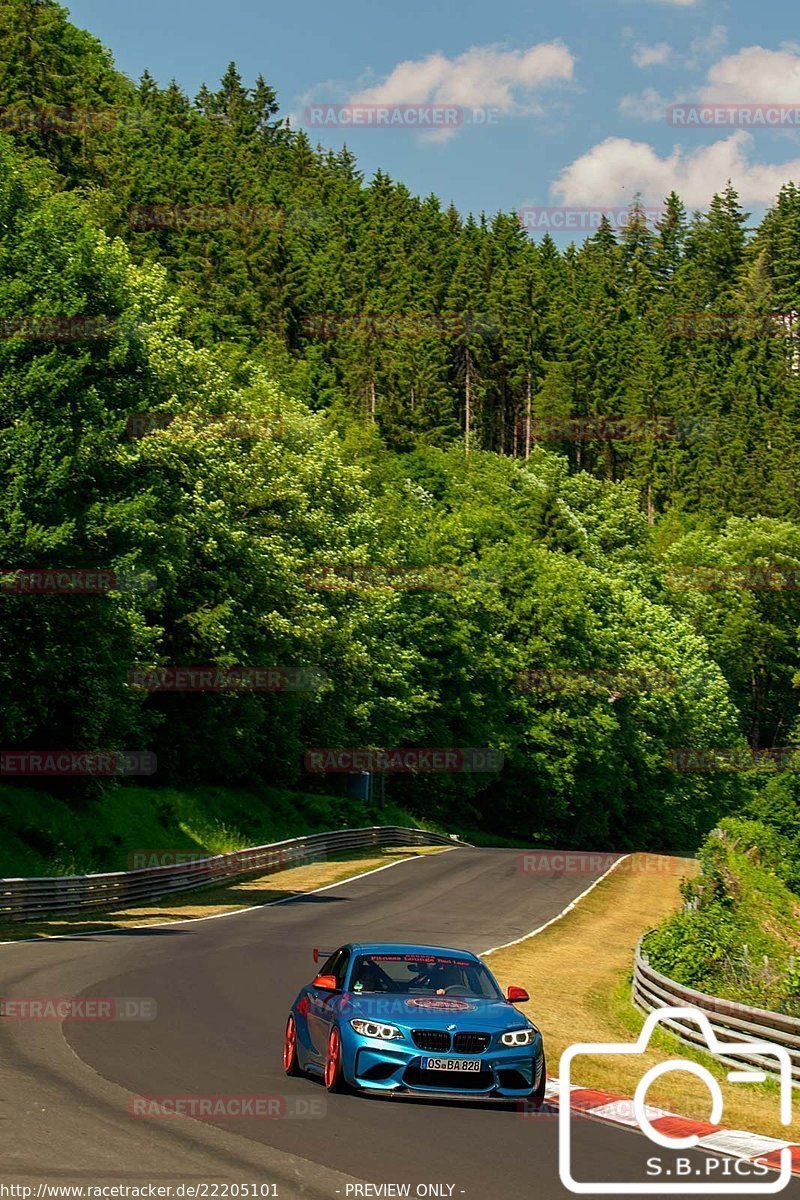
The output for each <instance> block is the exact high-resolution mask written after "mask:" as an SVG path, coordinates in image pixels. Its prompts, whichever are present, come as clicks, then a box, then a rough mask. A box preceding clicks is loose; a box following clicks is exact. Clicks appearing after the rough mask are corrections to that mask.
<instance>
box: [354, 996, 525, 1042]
mask: <svg viewBox="0 0 800 1200" xmlns="http://www.w3.org/2000/svg"><path fill="white" fill-rule="evenodd" d="M342 1007H343V1008H344V1009H346V1015H347V1017H348V1019H352V1018H353V1017H364V1018H365V1019H366V1020H370V1021H384V1022H386V1023H387V1024H392V1025H400V1026H403V1027H405V1028H407V1029H450V1028H451V1026H455V1027H456V1029H459V1030H470V1029H472V1030H476V1031H477V1030H482V1031H486V1032H491V1031H494V1030H499V1029H520V1028H522V1027H523V1026H524V1025H527V1024H528V1023H529V1022H528V1019H527V1017H525V1015H524V1014H523V1013H521V1012H519V1011H518V1010H517V1009H516V1008H515V1007H514V1005H513V1004H509V1002H508V1001H507V1000H483V999H479V998H476V997H473V996H410V995H399V996H387V995H377V994H376V995H361V996H359V995H355V994H353V993H352V992H350V993H348V994H347V995H346V996H343V997H342Z"/></svg>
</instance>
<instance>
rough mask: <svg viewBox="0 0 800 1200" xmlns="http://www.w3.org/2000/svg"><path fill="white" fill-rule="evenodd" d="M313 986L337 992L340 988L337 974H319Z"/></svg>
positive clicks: (321, 989) (324, 990)
mask: <svg viewBox="0 0 800 1200" xmlns="http://www.w3.org/2000/svg"><path fill="white" fill-rule="evenodd" d="M311 986H312V987H315V988H319V989H320V991H322V992H335V991H337V990H338V985H337V983H336V976H335V975H318V976H317V977H316V979H315V980H314V982H313V984H312V985H311Z"/></svg>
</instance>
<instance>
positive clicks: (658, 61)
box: [631, 42, 672, 68]
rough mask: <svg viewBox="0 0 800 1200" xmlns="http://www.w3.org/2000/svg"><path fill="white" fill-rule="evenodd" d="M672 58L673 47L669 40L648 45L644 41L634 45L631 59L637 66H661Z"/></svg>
mask: <svg viewBox="0 0 800 1200" xmlns="http://www.w3.org/2000/svg"><path fill="white" fill-rule="evenodd" d="M671 58H672V47H671V46H670V45H669V44H668V43H667V42H659V43H658V45H656V46H646V45H644V44H643V43H642V42H640V43H638V45H636V46H634V48H633V54H632V55H631V61H632V62H633V65H634V66H635V67H642V68H644V67H659V66H663V65H664V64H665V63H668V62H669V60H670V59H671Z"/></svg>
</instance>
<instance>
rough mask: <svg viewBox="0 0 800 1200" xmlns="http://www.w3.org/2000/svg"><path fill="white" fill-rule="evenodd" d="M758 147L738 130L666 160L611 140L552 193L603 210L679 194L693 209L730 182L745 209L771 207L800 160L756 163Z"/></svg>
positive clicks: (648, 149)
mask: <svg viewBox="0 0 800 1200" xmlns="http://www.w3.org/2000/svg"><path fill="white" fill-rule="evenodd" d="M753 144H754V143H753V138H752V136H751V135H750V134H749V133H746V132H745V131H744V130H737V131H736V132H735V133H734V134H732V135H731V137H729V138H725V139H724V140H722V141H718V142H714V143H713V144H712V145H710V146H701V147H699V148H698V149H696V150H692V151H689V152H687V151H685V150H684V149H683V148H682V147H680V146H676V147H675V148H674V149H673V150H672V153H671V154H667V155H665V156H663V157H662V156H660V155H659V154H658V153H657V151H656V150H654V149H653V147H652V146H650V145H649V144H648V143H647V142H634V141H631V140H630V139H629V138H614V137H612V138H606V139H605V141H603V142H599V143H598V144H597V145H596V146H593V147H592V149H591V150H589V151H588V152H587V153H586V154H583V155H581V157H580V158H577V159H576V160H575V161H574V162H573V163H571V164H570V166H568V167H566V168H565V169H564V170H563V171H562V172H561V174H560V175H559V177H558V179H556V181H555V182H554V183H553V185H552V188H551V192H552V194H553V198H554V199H555V200H556V201H558V203H560V204H570V205H575V206H581V207H583V206H589V207H598V206H602V205H609V206H610V205H617V204H620V203H622V204H624V203H626V202H628V201H629V200H630V199H631V198H632V197H633V196H634V194H635V193H636V192H641V194H642V197H643V199H644V201H645V202H646V203H659V202H660V201H662V200H663V199H664V197H665V196H666V195H668V193H669V192H671V191H672V190H673V189H674V190H675V191H676V192H677V193H678V194H679V195H680V197H681V198H682V200H683V201H684V203H685V204H686V205H687V206H688V207H689V208H704V207H706V206H707V204H708V202H709V200H710V199H711V197H712V195H713V194H714V192H719V191H721V190H723V189H724V188H725V186H726V184H727V181H728V180H729V179H730V180H731V181H732V182H733V186H734V187H735V188H736V190H737V191H738V192H739V195H740V196H741V199H742V202H743V204H745V205H751V204H769V203H770V202H771V201H772V200H773V199H774V197H775V196H776V195H777V193H778V191H779V190H780V188H781V187H782V185H783V184H784V183H786V181H787V180H789V179H800V159H795V160H794V161H792V162H786V163H778V164H772V163H756V162H751V161H749V159H750V153H751V151H752V149H753Z"/></svg>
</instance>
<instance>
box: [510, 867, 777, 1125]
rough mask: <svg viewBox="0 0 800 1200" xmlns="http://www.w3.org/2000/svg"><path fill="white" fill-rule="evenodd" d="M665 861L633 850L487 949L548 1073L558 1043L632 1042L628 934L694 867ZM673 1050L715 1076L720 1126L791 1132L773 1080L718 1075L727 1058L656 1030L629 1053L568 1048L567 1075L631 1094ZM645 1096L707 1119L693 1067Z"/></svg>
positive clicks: (638, 1018)
mask: <svg viewBox="0 0 800 1200" xmlns="http://www.w3.org/2000/svg"><path fill="white" fill-rule="evenodd" d="M660 861H661V862H662V864H664V863H665V861H667V862H669V863H670V864H671V868H670V869H662V870H660V871H658V872H657V873H653V872H652V871H650V870H649V869H648V862H650V863H651V864H652V859H649V856H646V855H634V856H633V858H632V859H629V860H627V863H623V864H622V865H621V866H620V867H619V868H618V869H617V870H616V871H615V872H614V873H613V874H612V875H609V876H608V878H607V879H605V880H604V881H603V882H602V883H601V884H599V885H598V886H597V887H596V888H595V889H594V891H593V892H591V893H590V894H589V895H588V896H587V897H585V899H583V900H582V901H581V902H580V903H579V904H578V905H577V907H576V908H574V909H573V910H572V912H570V913H568V914H567V916H565V917H563V918H562V919H561V920H560V921H558V922H556V924H555V925H551V926H550V927H549V928H548V929H546V930H544V931H543V932H542V933H540V934H538V935H537V936H536V937H533V938H529V939H527V940H526V941H524V942H520V943H519V944H518V945H516V946H509V947H508V948H507V949H504V950H498V951H495V953H494V954H493V955H492V957H491V963H490V965H491V967H492V970H493V971H494V973H495V974H496V975H497V976H498V979H499V980H500V982H501V983H502V984H503V986H504V987H506V986H507V985H508V984H510V983H513V984H518V985H520V986H522V987H526V988H527V989H528V991H529V992H530V994H531V998H532V1003H531V1006H530V1010H529V1011H530V1015H531V1016H532V1017H533V1019H534V1020H535V1021H536V1023H537V1024H538V1025H540V1026H541V1028H542V1032H543V1034H544V1037H545V1045H546V1047H547V1050H548V1070H549V1072H550V1073H551V1074H552V1075H557V1074H558V1070H559V1059H560V1057H561V1054H562V1053H563V1051H564V1050H566V1048H567V1047H568V1046H570V1045H574V1044H575V1043H576V1042H628V1043H629V1042H631V1041H633V1040H635V1037H636V1035H637V1034H638V1033H639V1031H640V1030H641V1027H642V1024H643V1022H644V1017H643V1015H642V1014H641V1013H639V1012H638V1011H637V1010H636V1009H634V1007H633V1005H632V1004H631V1001H630V976H631V972H632V966H633V955H634V950H635V948H636V944H637V942H638V940H639V938H640V937H641V936H642V934H644V933H646V932H647V930H648V929H651V928H652V927H653V926H654V925H656V924H658V923H659V922H660V921H661V920H662V919H663V918H664V917H666V916H668V915H669V914H670V913H672V912H674V911H675V909H676V908H677V907H678V905H679V903H680V893H679V885H680V882H681V879H682V878H686V877H687V876H690V875H693V874H695V873H696V869H697V864H696V863H695V862H694V861H693V860H691V859H671V860H660ZM673 1057H680V1058H684V1059H692V1060H693V1061H696V1062H702V1063H703V1064H704V1065H706V1066H708V1067H709V1068H710V1069H711V1070H712V1073H713V1074H714V1075H715V1076H716V1077H717V1078H718V1079H719V1080H720V1082H721V1083H723V1095H724V1096H725V1115H724V1117H723V1122H722V1123H723V1124H724V1125H725V1126H726V1127H727V1128H735V1129H749V1130H752V1131H755V1132H757V1133H763V1134H769V1135H771V1136H773V1137H779V1138H791V1137H795V1138H797V1137H798V1130H797V1129H796V1128H795V1129H794V1131H793V1132H792V1130H790V1129H787V1127H786V1126H783V1125H781V1124H780V1122H779V1120H778V1096H777V1084H773V1083H772V1082H768V1083H767V1084H763V1085H753V1084H738V1085H730V1084H727V1083H726V1082H725V1077H726V1074H727V1071H728V1069H729V1068H727V1067H725V1066H721V1065H720V1064H718V1063H716V1062H714V1060H713V1059H711V1058H709V1057H708V1056H706V1055H702V1054H699V1053H696V1052H694V1051H692V1050H691V1049H689V1048H688V1047H685V1046H683V1045H681V1043H679V1042H678V1041H677V1040H676V1039H673V1038H672V1037H670V1036H669V1035H667V1034H658V1035H657V1037H656V1039H655V1040H654V1041H653V1042H651V1047H650V1049H649V1050H648V1051H647V1052H646V1053H645V1054H644V1055H641V1056H636V1057H632V1058H628V1059H625V1058H619V1057H617V1058H589V1057H581V1058H577V1059H576V1060H575V1061H574V1062H573V1065H572V1075H573V1082H575V1083H579V1084H581V1085H582V1086H585V1087H591V1088H598V1089H600V1090H602V1091H607V1092H611V1093H613V1094H615V1095H618V1096H627V1097H630V1096H633V1093H634V1091H635V1090H636V1085H637V1084H638V1082H639V1079H640V1078H641V1077H642V1075H643V1074H644V1072H645V1071H646V1070H647V1069H648V1068H649V1067H651V1066H653V1065H655V1063H657V1062H661V1061H663V1060H664V1059H667V1058H673ZM648 1102H649V1103H651V1104H655V1105H659V1106H660V1107H662V1108H665V1109H667V1110H668V1111H670V1112H676V1113H681V1114H682V1115H684V1116H689V1117H694V1118H697V1119H699V1120H703V1121H705V1120H707V1119H708V1113H709V1108H710V1097H709V1094H708V1090H707V1088H705V1087H704V1085H703V1084H702V1082H701V1081H700V1080H698V1079H697V1078H696V1077H695V1076H691V1075H688V1074H686V1072H682V1073H680V1074H677V1075H670V1076H666V1077H662V1079H661V1080H658V1081H657V1082H656V1084H654V1085H653V1087H652V1088H651V1089H650V1092H649V1093H648Z"/></svg>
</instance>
